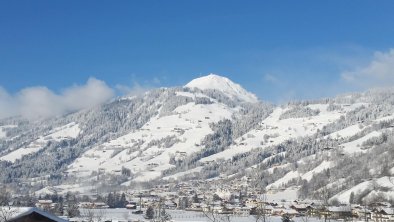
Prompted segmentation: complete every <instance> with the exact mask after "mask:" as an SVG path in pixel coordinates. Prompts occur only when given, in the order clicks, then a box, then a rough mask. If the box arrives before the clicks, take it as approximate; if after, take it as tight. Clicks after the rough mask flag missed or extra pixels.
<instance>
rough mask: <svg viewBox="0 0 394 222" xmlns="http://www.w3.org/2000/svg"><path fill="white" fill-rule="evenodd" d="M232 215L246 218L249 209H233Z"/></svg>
mask: <svg viewBox="0 0 394 222" xmlns="http://www.w3.org/2000/svg"><path fill="white" fill-rule="evenodd" d="M233 214H234V215H237V216H243V217H247V216H249V215H250V208H249V207H235V208H234V209H233Z"/></svg>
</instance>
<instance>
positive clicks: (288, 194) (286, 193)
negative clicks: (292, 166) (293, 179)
mask: <svg viewBox="0 0 394 222" xmlns="http://www.w3.org/2000/svg"><path fill="white" fill-rule="evenodd" d="M297 193H298V188H295V187H290V188H287V189H283V190H275V189H273V190H268V192H267V194H265V195H266V198H267V201H269V202H281V201H282V200H286V201H293V200H297V199H298V194H297Z"/></svg>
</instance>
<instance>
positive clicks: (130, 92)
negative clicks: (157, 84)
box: [115, 81, 153, 96]
mask: <svg viewBox="0 0 394 222" xmlns="http://www.w3.org/2000/svg"><path fill="white" fill-rule="evenodd" d="M115 88H116V89H117V90H119V91H120V92H121V93H122V94H123V95H126V96H138V95H141V94H143V93H145V92H147V91H149V90H151V89H153V87H151V86H143V85H141V84H139V83H138V82H136V81H134V82H133V85H132V86H126V85H121V84H118V85H116V86H115Z"/></svg>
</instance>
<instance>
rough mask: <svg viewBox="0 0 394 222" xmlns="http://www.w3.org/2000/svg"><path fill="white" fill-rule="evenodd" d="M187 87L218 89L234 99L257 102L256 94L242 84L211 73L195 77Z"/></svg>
mask: <svg viewBox="0 0 394 222" xmlns="http://www.w3.org/2000/svg"><path fill="white" fill-rule="evenodd" d="M185 87H189V88H198V89H201V90H207V89H211V90H217V91H220V92H222V93H224V94H225V95H226V96H228V97H230V98H232V99H239V100H241V101H245V102H250V103H257V102H258V99H257V97H256V95H254V94H252V93H250V92H248V91H246V90H245V89H244V88H242V86H240V85H239V84H236V83H234V82H232V81H231V80H229V79H228V78H226V77H223V76H218V75H215V74H209V75H207V76H204V77H200V78H197V79H193V80H192V81H190V82H189V83H188V84H186V85H185Z"/></svg>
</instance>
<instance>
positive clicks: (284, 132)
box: [201, 104, 359, 162]
mask: <svg viewBox="0 0 394 222" xmlns="http://www.w3.org/2000/svg"><path fill="white" fill-rule="evenodd" d="M327 106H328V105H326V104H314V105H309V107H310V108H312V109H318V110H320V113H319V115H317V116H311V117H306V118H288V119H280V116H281V115H282V114H283V113H284V112H286V111H287V110H288V108H281V107H278V108H276V109H275V110H274V112H273V113H272V114H271V115H270V116H269V117H268V118H266V119H264V120H262V122H261V124H260V127H259V128H257V129H254V130H252V131H250V132H248V133H247V134H246V135H244V136H242V137H241V138H239V139H238V140H236V144H234V145H231V146H230V147H229V148H228V149H227V150H224V151H223V152H220V153H217V154H214V155H212V156H209V157H206V158H203V159H201V161H202V162H207V161H213V160H217V159H230V158H232V157H233V156H235V155H237V154H240V153H244V152H248V151H250V150H252V149H253V148H261V149H264V148H266V147H269V146H272V145H278V144H280V143H282V142H284V141H286V140H289V139H292V138H297V137H302V136H308V135H312V134H314V133H316V132H317V130H320V129H322V128H323V126H325V125H327V124H329V123H332V122H334V121H336V120H338V119H339V118H340V117H341V115H342V112H341V111H331V112H329V111H327ZM358 106H359V104H354V105H352V106H349V107H346V111H350V110H353V109H355V108H356V107H358ZM267 136H268V138H269V139H268V140H265V139H264V137H267Z"/></svg>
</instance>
